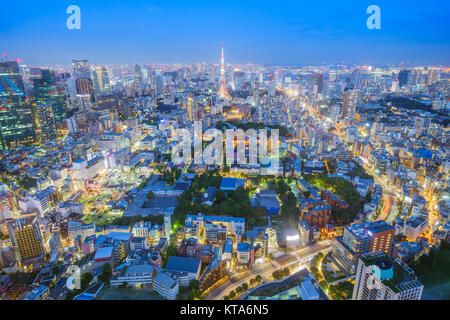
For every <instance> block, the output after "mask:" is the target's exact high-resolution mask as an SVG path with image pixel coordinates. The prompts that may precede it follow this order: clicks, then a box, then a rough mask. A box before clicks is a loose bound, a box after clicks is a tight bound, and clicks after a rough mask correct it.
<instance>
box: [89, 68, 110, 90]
mask: <svg viewBox="0 0 450 320" xmlns="http://www.w3.org/2000/svg"><path fill="white" fill-rule="evenodd" d="M92 78H93V81H94V93H95V95H96V96H99V95H102V94H107V93H109V92H110V90H111V83H110V82H109V75H108V69H107V68H106V67H105V66H96V67H94V68H93V70H92Z"/></svg>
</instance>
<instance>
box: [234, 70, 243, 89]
mask: <svg viewBox="0 0 450 320" xmlns="http://www.w3.org/2000/svg"><path fill="white" fill-rule="evenodd" d="M244 80H245V73H244V72H242V71H235V72H234V74H233V84H234V90H240V89H241V88H242V85H243V84H244Z"/></svg>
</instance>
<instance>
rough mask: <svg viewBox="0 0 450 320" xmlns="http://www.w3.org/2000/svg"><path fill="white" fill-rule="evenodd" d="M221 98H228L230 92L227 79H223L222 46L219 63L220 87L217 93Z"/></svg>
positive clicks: (223, 61) (223, 58)
mask: <svg viewBox="0 0 450 320" xmlns="http://www.w3.org/2000/svg"><path fill="white" fill-rule="evenodd" d="M217 94H218V95H219V96H220V97H221V98H230V94H229V93H228V90H227V81H226V79H225V56H224V54H223V48H222V61H221V65H220V87H219V92H218V93H217Z"/></svg>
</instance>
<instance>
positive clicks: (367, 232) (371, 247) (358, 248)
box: [332, 220, 395, 273]
mask: <svg viewBox="0 0 450 320" xmlns="http://www.w3.org/2000/svg"><path fill="white" fill-rule="evenodd" d="M394 233H395V228H394V227H392V226H391V225H389V224H387V223H386V222H385V221H384V220H380V221H367V222H363V223H355V224H352V225H350V226H347V227H345V229H344V234H343V236H341V237H336V238H334V240H333V251H332V253H333V256H334V257H335V258H336V259H337V260H339V262H340V263H341V265H342V266H344V268H346V269H347V271H348V272H350V273H353V272H355V270H356V265H357V262H358V258H359V257H360V256H361V255H362V254H365V253H368V252H374V251H383V252H385V253H386V254H387V255H391V254H392V243H393V240H394Z"/></svg>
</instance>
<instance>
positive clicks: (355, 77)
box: [351, 68, 362, 90]
mask: <svg viewBox="0 0 450 320" xmlns="http://www.w3.org/2000/svg"><path fill="white" fill-rule="evenodd" d="M361 79H362V74H361V68H356V69H354V70H353V72H352V80H351V83H352V85H353V86H354V88H355V89H356V90H358V89H359V88H360V87H361Z"/></svg>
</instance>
